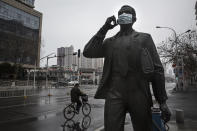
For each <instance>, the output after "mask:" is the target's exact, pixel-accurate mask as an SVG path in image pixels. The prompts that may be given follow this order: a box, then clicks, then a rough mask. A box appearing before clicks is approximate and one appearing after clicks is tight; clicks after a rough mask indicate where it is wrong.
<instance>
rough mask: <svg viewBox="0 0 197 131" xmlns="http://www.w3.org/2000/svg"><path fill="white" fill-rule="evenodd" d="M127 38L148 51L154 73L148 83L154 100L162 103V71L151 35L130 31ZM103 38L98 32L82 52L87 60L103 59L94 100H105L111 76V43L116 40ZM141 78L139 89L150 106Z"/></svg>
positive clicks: (163, 95) (148, 94)
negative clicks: (100, 76) (150, 85)
mask: <svg viewBox="0 0 197 131" xmlns="http://www.w3.org/2000/svg"><path fill="white" fill-rule="evenodd" d="M128 37H130V39H129V40H130V42H136V43H137V44H141V45H144V46H145V47H146V48H147V49H148V51H149V53H150V55H151V58H152V61H153V65H154V73H153V74H152V77H151V79H150V80H149V81H150V82H152V88H153V92H154V96H155V98H156V100H157V101H158V102H159V103H162V102H163V101H165V100H166V99H167V95H166V90H165V78H164V70H163V66H162V64H161V61H160V58H159V55H158V53H157V50H156V47H155V44H154V42H153V40H152V37H151V35H149V34H147V33H140V32H136V31H132V34H131V35H128ZM104 38H105V36H104V35H102V34H100V33H99V32H98V33H97V34H96V35H94V36H93V37H92V38H91V39H90V41H89V42H88V43H87V44H86V45H85V48H84V51H83V55H84V56H85V57H87V58H105V59H104V67H103V74H102V78H101V81H100V84H99V87H98V89H97V92H96V94H95V98H96V99H105V98H106V96H107V93H108V91H109V81H110V80H109V78H110V74H111V65H112V53H113V41H114V40H115V39H116V38H115V36H114V37H111V38H107V39H105V40H104ZM123 53H124V52H123ZM139 68H141V67H139ZM139 73H142V72H139ZM142 78H143V79H141V80H140V82H141V87H140V88H142V89H143V90H144V91H145V94H146V95H147V96H148V99H149V100H150V104H151V105H152V97H151V94H150V88H149V81H148V80H146V79H144V77H142Z"/></svg>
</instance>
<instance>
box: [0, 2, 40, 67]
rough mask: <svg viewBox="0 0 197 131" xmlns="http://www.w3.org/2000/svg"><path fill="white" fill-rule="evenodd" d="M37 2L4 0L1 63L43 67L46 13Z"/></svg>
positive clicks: (0, 4) (0, 6)
mask: <svg viewBox="0 0 197 131" xmlns="http://www.w3.org/2000/svg"><path fill="white" fill-rule="evenodd" d="M34 1H35V0H0V63H2V62H9V63H17V64H21V65H22V66H24V67H33V66H34V65H35V64H36V65H37V66H39V64H40V44H41V28H42V13H40V12H38V11H36V10H34V9H33V8H34Z"/></svg>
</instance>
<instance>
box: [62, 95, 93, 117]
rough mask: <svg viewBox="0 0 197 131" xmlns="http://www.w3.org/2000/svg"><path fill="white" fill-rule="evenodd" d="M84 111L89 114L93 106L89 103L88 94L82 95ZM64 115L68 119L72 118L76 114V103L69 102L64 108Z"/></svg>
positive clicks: (86, 114) (84, 113)
mask: <svg viewBox="0 0 197 131" xmlns="http://www.w3.org/2000/svg"><path fill="white" fill-rule="evenodd" d="M81 99H82V113H83V115H84V116H88V115H89V114H90V112H91V106H90V104H89V103H88V96H87V95H85V96H82V97H81ZM63 114H64V117H65V118H66V119H68V120H70V119H72V118H73V117H74V116H75V114H76V103H71V104H69V105H68V106H67V107H66V108H64V110H63Z"/></svg>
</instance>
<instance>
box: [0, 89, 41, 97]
mask: <svg viewBox="0 0 197 131" xmlns="http://www.w3.org/2000/svg"><path fill="white" fill-rule="evenodd" d="M35 95H39V90H38V89H33V88H31V89H29V88H22V89H9V90H8V89H7V90H0V98H10V97H22V96H24V97H25V96H35Z"/></svg>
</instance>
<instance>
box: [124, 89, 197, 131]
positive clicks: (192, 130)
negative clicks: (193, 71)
mask: <svg viewBox="0 0 197 131" xmlns="http://www.w3.org/2000/svg"><path fill="white" fill-rule="evenodd" d="M196 100H197V87H195V88H189V89H188V90H187V91H185V92H173V91H171V95H169V98H168V101H167V104H168V106H169V108H170V110H171V112H172V117H171V120H170V121H169V122H168V125H169V127H170V130H169V131H197V102H196ZM176 109H182V110H184V118H185V119H184V124H177V123H176V118H175V115H176V114H175V110H176ZM127 119H128V120H127ZM127 119H126V124H125V131H133V129H132V124H131V122H130V119H129V118H127Z"/></svg>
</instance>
